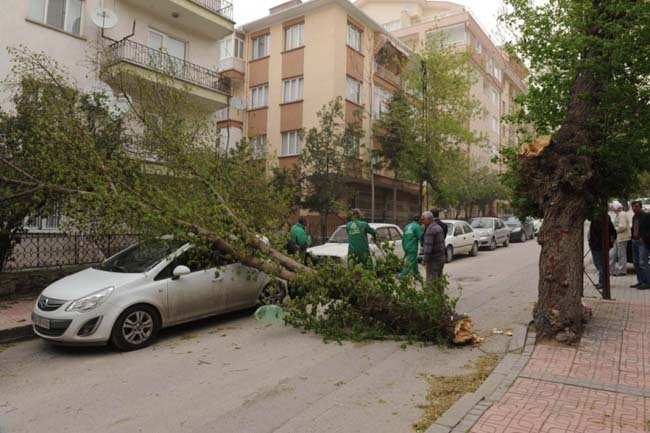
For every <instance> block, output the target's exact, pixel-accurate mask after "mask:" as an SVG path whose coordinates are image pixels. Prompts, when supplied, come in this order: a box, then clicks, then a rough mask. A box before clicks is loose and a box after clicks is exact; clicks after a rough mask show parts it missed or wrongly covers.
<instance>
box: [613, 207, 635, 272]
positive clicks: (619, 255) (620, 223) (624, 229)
mask: <svg viewBox="0 0 650 433" xmlns="http://www.w3.org/2000/svg"><path fill="white" fill-rule="evenodd" d="M612 209H614V212H615V213H616V217H615V218H614V228H615V229H616V243H615V244H614V248H612V252H611V253H612V254H611V257H610V261H609V268H610V272H611V274H612V276H614V277H624V276H625V275H627V243H628V241H629V240H630V238H631V235H630V220H629V219H628V218H627V215H626V214H625V212H623V205H622V204H621V202H619V201H614V203H612Z"/></svg>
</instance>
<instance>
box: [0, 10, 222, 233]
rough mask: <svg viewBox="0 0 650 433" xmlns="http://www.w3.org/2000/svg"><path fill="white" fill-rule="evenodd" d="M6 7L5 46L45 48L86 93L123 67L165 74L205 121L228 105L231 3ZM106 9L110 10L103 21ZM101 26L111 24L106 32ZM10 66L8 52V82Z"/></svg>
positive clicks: (3, 67) (34, 224)
mask: <svg viewBox="0 0 650 433" xmlns="http://www.w3.org/2000/svg"><path fill="white" fill-rule="evenodd" d="M3 6H4V7H5V9H4V13H3V14H2V15H1V16H0V42H1V48H2V49H3V51H4V50H5V48H6V47H19V46H23V47H26V48H27V49H29V50H31V51H33V52H39V53H40V52H42V53H45V54H47V55H48V56H49V57H51V58H52V59H54V60H55V61H56V62H57V63H58V64H59V65H60V66H62V67H64V68H65V69H66V71H67V72H68V75H69V77H70V79H71V80H73V81H74V82H75V83H76V85H77V86H78V87H79V88H80V89H82V90H92V89H97V90H102V91H105V92H108V93H111V85H113V86H114V84H115V83H111V82H110V80H107V77H110V76H114V74H112V73H110V72H113V71H115V70H116V69H119V70H120V71H124V72H128V73H129V74H136V75H137V76H138V77H140V78H143V79H145V80H146V79H152V80H153V79H155V75H156V74H155V73H156V72H165V73H167V74H170V73H171V76H172V78H171V80H170V81H169V82H168V84H169V85H172V86H174V87H178V88H182V89H184V90H187V91H188V92H189V94H190V98H188V99H190V101H191V103H192V104H193V105H196V107H197V108H198V112H200V113H204V114H205V116H206V119H208V120H210V121H214V120H212V119H216V116H217V113H218V112H219V110H221V109H222V108H223V107H226V106H227V105H228V101H229V99H230V96H231V89H230V84H229V83H230V80H229V79H227V77H224V76H222V75H221V74H219V72H218V70H217V66H218V65H217V50H218V47H219V41H220V40H221V39H223V38H224V37H225V36H226V35H229V34H232V32H233V31H234V22H233V21H232V12H233V6H232V3H231V2H230V0H4V1H3ZM100 8H103V9H109V10H110V15H109V16H103V18H101V19H97V18H96V16H97V15H98V14H100V13H101V9H100ZM102 20H103V21H102ZM107 21H109V23H108V25H106V24H107ZM110 21H116V22H114V23H111V22H110ZM98 23H102V25H103V26H104V27H110V28H105V29H104V30H103V31H102V29H101V28H100V27H101V26H98V25H97V24H98ZM113 24H114V25H113ZM11 66H12V65H11V62H10V58H9V56H8V55H7V53H6V51H4V53H3V55H0V77H1V79H5V78H7V77H8V76H9V75H10V74H11ZM114 88H115V86H114ZM115 90H116V91H117V88H115ZM116 96H117V95H116ZM10 97H11V94H10V93H9V92H8V91H6V90H5V89H2V90H0V106H1V107H2V108H3V109H10V108H11V100H10ZM116 99H117V98H116ZM27 226H28V228H29V229H30V231H56V230H58V216H55V215H54V216H48V217H45V218H42V219H41V218H39V219H38V220H35V219H32V220H30V221H29V222H28V224H27Z"/></svg>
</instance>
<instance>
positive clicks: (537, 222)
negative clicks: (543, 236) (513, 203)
mask: <svg viewBox="0 0 650 433" xmlns="http://www.w3.org/2000/svg"><path fill="white" fill-rule="evenodd" d="M531 222H532V223H533V229H534V232H535V236H539V231H540V230H541V229H542V224H543V223H544V220H543V219H541V218H532V219H531Z"/></svg>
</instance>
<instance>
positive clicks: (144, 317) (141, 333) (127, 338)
mask: <svg viewBox="0 0 650 433" xmlns="http://www.w3.org/2000/svg"><path fill="white" fill-rule="evenodd" d="M129 331H130V332H129ZM158 331H160V316H159V315H158V311H157V310H156V309H155V308H154V307H152V306H151V305H146V304H140V305H133V306H131V307H129V308H127V309H126V310H124V312H122V314H120V316H119V317H118V318H117V320H116V321H115V323H114V324H113V330H112V331H111V338H110V344H111V346H113V347H114V348H116V349H118V350H121V351H124V352H128V351H131V350H138V349H142V348H144V347H147V346H149V345H150V344H151V343H152V342H153V341H154V340H155V339H156V337H157V336H158Z"/></svg>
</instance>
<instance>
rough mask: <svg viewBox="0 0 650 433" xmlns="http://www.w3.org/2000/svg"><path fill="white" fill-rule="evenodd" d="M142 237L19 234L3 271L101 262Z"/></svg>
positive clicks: (126, 235)
mask: <svg viewBox="0 0 650 433" xmlns="http://www.w3.org/2000/svg"><path fill="white" fill-rule="evenodd" d="M140 237H141V236H140V235H137V234H112V235H103V236H91V235H86V234H65V233H24V234H21V235H20V236H19V241H18V243H17V244H16V245H15V246H14V249H13V251H12V254H11V257H10V258H9V261H8V262H7V263H6V265H5V267H4V270H5V271H10V270H13V271H15V270H21V269H35V268H53V267H59V266H69V265H86V264H93V263H99V262H101V261H102V260H104V259H106V258H108V257H110V256H112V255H113V254H115V253H117V252H119V251H121V250H123V249H124V248H126V247H128V246H130V245H132V244H134V243H136V242H137V241H138V239H140Z"/></svg>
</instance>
